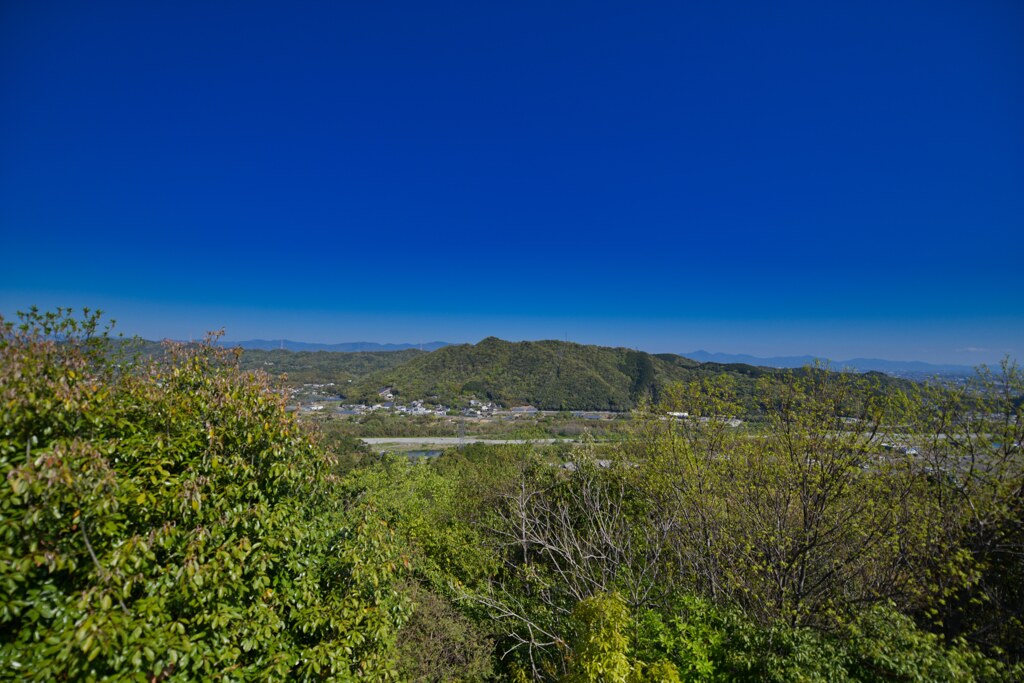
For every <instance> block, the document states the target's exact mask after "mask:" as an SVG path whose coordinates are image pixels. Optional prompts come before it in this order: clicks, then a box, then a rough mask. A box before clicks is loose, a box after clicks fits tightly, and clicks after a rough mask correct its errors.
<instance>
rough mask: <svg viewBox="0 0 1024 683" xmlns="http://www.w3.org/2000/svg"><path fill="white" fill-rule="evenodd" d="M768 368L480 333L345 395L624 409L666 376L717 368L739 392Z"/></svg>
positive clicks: (658, 388) (650, 394)
mask: <svg viewBox="0 0 1024 683" xmlns="http://www.w3.org/2000/svg"><path fill="white" fill-rule="evenodd" d="M776 372H778V371H776V370H772V369H769V368H757V367H754V366H750V365H740V364H734V365H721V364H718V363H703V364H702V363H697V362H696V361H693V360H690V359H688V358H684V357H682V356H677V355H674V354H659V355H652V354H648V353H644V352H641V351H634V350H632V349H625V348H609V347H602V346H586V345H582V344H574V343H571V342H561V341H537V342H507V341H503V340H501V339H497V338H495V337H488V338H487V339H484V340H483V341H481V342H480V343H479V344H475V345H473V344H462V345H458V346H447V347H445V348H443V349H438V350H437V351H434V352H432V353H429V354H424V355H421V356H418V357H415V358H412V359H411V360H409V361H408V362H407V363H404V364H402V365H399V366H396V367H393V368H390V369H387V370H382V371H378V372H374V373H371V374H369V375H367V376H366V378H365V379H364V380H363V381H360V382H357V383H355V384H354V385H353V389H352V392H351V394H352V397H353V398H366V399H368V398H372V397H374V396H375V395H376V392H377V391H378V390H379V389H381V388H382V387H393V389H394V391H395V392H396V395H398V396H401V397H403V398H406V399H411V398H426V397H430V396H437V397H438V398H440V399H441V400H443V401H450V400H453V399H455V398H458V397H462V396H469V395H474V396H476V397H477V398H480V399H485V400H491V401H495V402H497V403H500V404H502V405H505V406H516V405H527V404H529V405H533V406H535V407H537V408H540V409H543V410H629V409H631V408H633V407H634V406H636V404H637V402H638V401H640V400H642V399H644V398H652V399H655V400H657V399H658V398H659V396H660V393H661V392H662V390H663V389H664V388H665V387H666V386H667V385H669V384H672V383H674V382H680V381H687V380H692V379H699V378H703V377H711V376H718V375H721V374H723V373H725V374H729V375H732V376H734V377H735V379H736V380H737V384H738V385H739V387H740V390H741V392H742V391H743V388H744V387H750V388H751V389H752V387H753V383H754V381H755V380H756V378H757V377H759V376H761V375H763V374H766V373H776ZM744 393H745V392H744Z"/></svg>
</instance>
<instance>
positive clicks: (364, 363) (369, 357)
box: [241, 349, 426, 384]
mask: <svg viewBox="0 0 1024 683" xmlns="http://www.w3.org/2000/svg"><path fill="white" fill-rule="evenodd" d="M422 355H426V352H424V351H420V350H419V349H406V350H404V351H350V352H342V351H286V350H278V349H275V350H273V351H259V350H255V349H247V350H245V351H244V352H243V353H242V358H241V367H242V369H243V370H257V369H258V370H263V371H265V372H266V373H268V374H270V375H273V376H280V375H287V376H288V382H289V383H290V384H307V383H318V384H326V383H328V382H334V383H335V384H342V383H347V382H348V381H349V380H357V379H358V378H360V377H364V376H366V375H368V374H370V373H372V372H376V371H380V370H386V369H388V368H393V367H395V366H398V365H402V364H403V363H406V362H408V361H409V360H411V359H414V358H416V357H417V356H422Z"/></svg>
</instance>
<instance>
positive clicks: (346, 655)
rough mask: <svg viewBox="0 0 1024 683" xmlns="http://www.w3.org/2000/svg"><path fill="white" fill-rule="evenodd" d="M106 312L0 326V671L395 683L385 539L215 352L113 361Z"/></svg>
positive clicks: (43, 675) (303, 442) (31, 316)
mask: <svg viewBox="0 0 1024 683" xmlns="http://www.w3.org/2000/svg"><path fill="white" fill-rule="evenodd" d="M98 323H99V318H98V316H97V315H94V314H87V316H86V317H85V319H84V320H82V321H78V320H75V319H74V318H72V317H71V316H70V315H69V312H68V311H58V312H57V313H50V314H40V313H38V312H36V311H34V310H33V311H30V312H29V313H28V314H24V315H23V319H22V323H21V324H20V325H16V324H14V323H12V322H3V323H2V328H0V335H2V337H0V352H2V365H0V404H2V414H0V424H2V435H0V474H2V475H3V477H2V480H0V487H2V496H0V535H2V538H3V542H4V546H5V548H6V554H5V558H4V561H3V562H2V563H0V605H2V607H0V643H2V644H0V671H2V672H3V675H4V676H17V677H18V678H21V679H29V680H57V679H75V680H78V679H81V680H98V679H101V678H111V677H114V678H121V679H132V680H140V681H143V680H164V679H173V680H193V679H195V680H199V679H203V680H205V679H211V678H217V679H221V680H248V679H259V680H285V679H327V678H341V679H350V678H363V679H373V680H382V679H389V678H391V679H393V678H395V673H394V671H393V644H394V639H395V634H396V632H397V630H398V627H399V626H400V625H401V624H402V623H403V622H404V621H405V619H406V615H407V611H408V609H407V606H406V602H405V600H404V599H403V597H402V596H401V595H400V594H399V593H398V592H396V591H395V590H394V588H393V583H394V581H395V580H396V578H397V577H398V575H399V574H400V569H401V566H402V565H401V563H400V562H399V555H398V552H397V547H396V545H395V543H394V541H393V534H392V531H391V530H390V529H389V528H388V527H387V526H386V525H385V524H384V523H382V522H381V521H380V519H379V518H378V517H377V516H376V515H374V514H373V512H372V510H371V509H370V508H369V507H366V506H363V507H353V508H350V507H347V506H346V505H345V504H344V501H342V499H340V498H339V497H337V496H336V495H334V494H333V491H332V487H333V486H334V485H335V483H336V482H335V481H334V476H333V475H332V474H331V463H330V461H329V460H327V459H325V457H324V456H323V455H322V454H321V453H320V452H318V451H317V450H316V449H315V448H314V447H313V445H312V444H311V442H310V440H309V439H308V437H307V436H306V435H305V433H304V432H303V431H302V430H301V429H300V428H299V427H298V426H297V425H296V424H295V423H294V421H293V420H292V419H290V418H289V416H288V415H287V414H286V412H285V410H284V406H283V403H282V400H281V398H280V395H279V394H277V393H274V392H272V391H271V390H270V389H269V386H268V385H267V382H266V379H265V377H259V376H251V375H247V374H245V373H242V372H241V371H240V370H239V369H238V367H237V363H236V361H235V357H234V356H233V354H230V353H228V352H225V351H223V350H219V349H217V348H216V347H214V346H213V345H212V344H202V345H191V346H183V345H171V346H170V347H169V348H168V354H167V356H165V357H163V358H162V359H160V360H156V361H152V362H147V363H142V364H140V365H139V366H137V367H125V366H123V365H119V364H117V363H115V362H114V361H113V360H112V356H111V353H110V347H109V344H108V343H107V341H106V340H105V338H104V336H103V335H102V334H99V328H98Z"/></svg>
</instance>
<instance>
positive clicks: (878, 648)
mask: <svg viewBox="0 0 1024 683" xmlns="http://www.w3.org/2000/svg"><path fill="white" fill-rule="evenodd" d="M506 344H507V343H505V342H500V341H499V340H485V342H482V343H481V344H479V345H477V346H476V347H472V348H473V349H476V350H478V352H479V353H480V354H490V355H499V356H501V357H503V358H506V359H507V360H505V361H502V362H500V363H497V364H493V363H492V364H490V365H488V366H487V367H491V368H494V367H500V368H503V369H502V370H501V373H503V374H501V375H496V376H490V377H488V376H484V377H482V378H480V379H478V380H468V381H470V382H471V381H481V382H483V384H482V385H481V387H480V388H479V391H480V392H482V393H486V392H487V391H488V388H487V387H488V386H492V385H489V384H487V382H494V384H493V386H505V387H516V386H520V385H517V382H519V383H521V386H524V387H532V388H531V389H530V390H531V391H532V390H537V391H543V390H545V389H544V387H545V386H548V385H551V384H552V383H554V387H556V388H552V389H550V391H551V392H552V393H551V394H550V400H551V401H553V402H558V404H559V405H560V406H562V405H564V403H565V401H566V400H567V399H566V397H571V396H572V393H571V392H572V391H574V390H580V391H582V390H583V389H584V388H585V387H584V385H578V386H577V385H574V384H573V383H572V382H573V381H575V380H572V379H571V375H573V374H576V373H591V375H596V376H599V377H603V378H605V379H606V380H608V384H609V395H611V396H615V397H616V398H615V401H617V403H616V404H615V405H616V406H619V407H633V406H639V407H638V408H637V410H636V412H635V414H634V416H633V419H632V420H631V421H630V424H631V431H630V434H629V435H628V438H626V439H625V440H623V441H622V442H620V443H617V444H615V445H614V446H612V448H613V453H612V454H611V456H610V457H609V456H608V453H607V450H604V451H602V453H601V457H597V455H596V450H595V446H594V445H593V444H589V443H586V442H584V443H581V444H576V445H565V444H562V445H556V446H550V447H543V448H542V447H533V446H529V445H508V446H467V447H465V448H463V449H453V450H451V451H448V452H446V453H444V454H443V455H441V456H440V457H437V458H432V459H420V460H410V459H409V458H407V457H394V456H375V455H373V454H371V453H369V452H368V451H366V449H365V448H364V447H362V446H361V445H360V444H359V442H358V441H357V440H355V439H353V438H351V437H350V436H343V437H337V438H333V437H332V436H331V435H329V434H322V433H317V432H316V431H313V430H311V427H310V426H309V425H307V424H304V423H302V422H300V421H298V420H297V419H296V417H295V415H293V414H290V413H288V412H287V411H286V409H285V405H284V399H283V397H282V393H281V392H280V391H276V390H275V387H274V381H273V380H272V379H271V378H270V377H269V376H268V374H267V373H266V372H263V371H261V370H250V369H246V368H244V367H242V364H241V361H240V360H239V356H240V354H239V353H236V352H234V351H232V350H227V349H222V348H219V347H218V346H217V345H216V344H214V343H203V344H173V343H172V344H168V345H166V346H165V349H164V351H163V352H162V353H159V354H148V355H136V356H131V355H130V354H128V353H126V351H127V347H125V346H124V345H122V344H117V343H112V342H111V341H110V339H109V338H108V336H107V334H106V332H105V330H104V329H103V328H102V324H101V320H100V318H99V317H98V316H97V315H95V314H90V313H86V314H85V315H84V316H80V317H77V318H76V317H73V316H72V315H71V314H70V312H68V311H57V312H55V313H39V312H36V311H31V312H29V313H27V314H23V315H22V316H21V318H20V320H17V321H2V320H0V354H2V355H0V427H2V429H0V491H2V493H0V536H2V538H3V544H4V555H3V560H2V561H0V677H2V678H3V679H7V680H37V681H52V680H101V679H103V680H106V679H112V680H137V681H151V682H155V681H190V680H238V681H243V680H252V681H263V680H340V681H347V680H368V681H387V680H391V681H487V680H495V681H517V682H521V681H566V682H569V681H580V682H582V681H608V682H613V681H616V682H622V683H625V682H640V681H791V680H804V681H844V680H849V681H878V680H891V681H904V680H928V681H930V680H936V681H970V680H977V681H991V680H996V681H999V680H1003V681H1014V680H1021V679H1022V678H1024V665H1022V661H1024V622H1022V618H1024V614H1022V601H1024V596H1022V592H1021V590H1022V589H1021V586H1022V585H1024V571H1022V570H1024V525H1022V520H1024V509H1022V504H1024V488H1022V485H1024V467H1022V466H1024V462H1022V451H1021V443H1022V441H1024V419H1022V414H1021V396H1022V395H1024V377H1022V375H1021V373H1020V371H1019V369H1018V368H1017V366H1016V365H1015V364H1013V363H1010V362H1007V363H1006V364H1004V366H1003V367H1002V368H1000V369H999V370H998V371H995V372H991V371H989V370H987V369H982V370H981V371H979V374H978V376H977V378H976V380H975V381H974V382H973V383H972V384H970V385H966V386H960V387H956V388H950V387H941V386H935V387H932V386H917V385H907V384H899V385H895V384H893V385H879V384H878V383H877V382H875V381H874V380H875V378H873V377H870V376H857V375H849V374H844V373H820V372H811V371H805V372H785V371H782V372H760V371H758V372H755V373H745V372H742V371H741V372H736V373H721V372H716V373H714V374H708V375H701V374H685V373H684V371H688V372H691V371H696V370H699V369H700V367H702V366H697V365H696V364H693V365H689V364H688V363H686V362H685V361H683V360H675V359H676V358H678V357H671V358H663V357H657V356H647V355H646V354H642V355H631V354H636V353H637V352H630V351H627V350H611V351H609V352H605V351H602V352H600V353H598V352H595V351H590V350H585V351H583V352H581V353H585V354H593V357H590V356H588V357H587V359H586V361H584V360H579V359H577V358H573V359H572V361H571V362H570V361H569V360H568V356H569V354H564V355H562V356H561V358H559V355H558V354H559V352H560V351H565V347H563V346H562V345H560V344H559V343H549V342H540V343H537V344H535V345H533V346H532V347H523V346H519V347H516V348H509V347H508V346H506ZM455 348H456V350H458V349H459V348H462V349H463V352H464V351H465V348H464V347H455ZM585 348H586V349H592V348H596V347H585ZM523 349H525V350H523ZM445 351H447V349H441V350H440V351H437V352H434V353H431V354H421V355H414V357H413V358H412V359H411V360H409V361H408V362H407V363H406V364H405V365H404V366H402V367H404V368H409V367H416V365H415V364H418V363H420V364H426V365H424V366H423V367H422V368H420V369H419V370H417V372H422V373H424V374H422V375H418V376H420V377H426V376H427V374H426V373H428V372H430V371H431V369H433V371H435V372H442V371H444V372H449V373H453V375H454V373H455V372H456V370H455V369H454V367H453V366H451V365H444V366H436V367H435V366H430V365H429V363H430V362H432V361H430V360H429V359H431V358H436V357H439V356H436V354H439V353H442V352H445ZM527 352H529V353H531V354H533V353H537V354H544V355H546V356H547V357H549V358H552V359H554V360H555V361H556V362H557V366H558V368H559V372H560V373H562V374H564V375H565V376H566V377H565V379H564V383H563V381H562V377H561V375H556V376H555V377H554V378H552V377H550V376H547V377H546V378H545V377H542V376H539V375H538V376H531V375H530V374H529V371H528V367H523V368H521V367H520V365H519V362H520V361H519V360H518V359H519V356H517V354H520V353H522V354H527ZM448 353H451V352H450V351H449V352H448ZM474 353H476V351H475V352H474ZM440 357H444V358H447V356H440ZM466 362H467V363H470V362H471V361H470V360H467V361H466ZM563 362H564V364H563ZM528 365H529V364H527V366H528ZM475 367H484V364H483V363H481V364H479V365H478V366H467V368H466V369H465V372H466V373H468V374H466V375H465V376H467V377H472V376H474V375H472V372H473V371H474V370H473V368H475ZM401 369H402V368H394V369H392V370H383V371H380V372H382V373H387V372H397V371H398V370H401ZM520 370H522V371H523V372H524V373H525V374H523V375H522V376H520V375H519V374H518V373H519V371H520ZM458 372H460V373H462V372H463V370H458ZM615 373H619V374H620V375H621V377H619V376H618V375H616V374H615ZM674 373H679V374H674ZM591 375H585V376H591ZM367 376H368V377H376V376H375V375H374V374H370V375H367ZM380 376H381V377H383V376H384V375H383V374H382V375H380ZM461 376H462V375H460V378H459V379H457V380H456V383H458V382H461V386H458V387H455V389H457V390H459V391H465V390H466V381H464V380H462V379H461ZM389 377H390V378H391V379H393V380H394V381H393V384H394V386H395V387H396V388H404V389H405V390H411V388H405V387H403V385H402V384H401V382H402V381H404V380H403V377H402V376H400V375H397V374H396V375H391V376H389ZM408 377H410V378H412V377H414V375H412V374H410V375H408ZM374 381H375V382H377V381H378V380H377V379H376V378H375V379H374ZM409 381H412V380H411V379H410V380H409ZM437 381H438V382H439V384H437V386H438V387H440V388H443V382H448V381H450V380H448V379H446V378H445V377H444V376H440V377H439V378H438V380H437ZM409 386H410V387H412V386H413V385H411V384H410V385H409ZM424 390H428V388H426V387H424ZM508 391H509V392H510V394H509V396H508V397H507V400H510V401H511V400H516V399H515V395H514V394H513V393H511V392H513V391H519V389H514V390H513V389H508ZM563 392H569V393H563ZM538 395H540V396H543V394H538ZM641 397H643V398H645V399H646V400H639V399H640V398H641ZM588 407H589V406H588ZM751 410H755V411H757V412H758V413H759V419H758V421H757V424H758V428H757V430H756V431H747V430H736V429H732V428H730V427H729V426H728V422H727V420H728V418H730V417H733V416H736V415H740V414H746V413H748V412H749V411H751ZM668 413H674V414H677V415H682V414H683V413H685V414H686V417H681V418H678V419H669V418H668V417H667V414H668ZM604 448H605V449H607V448H608V446H605V447H604Z"/></svg>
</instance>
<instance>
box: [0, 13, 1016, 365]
mask: <svg viewBox="0 0 1024 683" xmlns="http://www.w3.org/2000/svg"><path fill="white" fill-rule="evenodd" d="M638 5H639V6H638ZM1022 37H1024V5H1022V4H1021V3H1019V2H1016V1H1013V0H1010V1H1006V2H1000V1H996V0H991V1H989V0H981V1H975V2H967V1H960V2H941V1H934V0H931V1H927V2H903V1H898V0H897V1H889V2H877V3H874V2H866V3H848V6H845V7H843V6H840V3H822V2H799V3H787V2H778V3H760V2H747V3H744V2H719V3H676V2H671V3H670V2H666V3H656V2H651V3H624V2H614V3H612V2H559V3H550V2H548V3H531V2H518V3H503V4H501V3H480V2H475V3H470V2H457V3H413V2H407V3H405V2H338V3H327V2H324V3H305V4H304V6H303V7H302V8H295V7H290V6H289V7H286V6H285V5H282V4H281V3H259V2H246V3H237V2H232V3H206V2H204V3H186V2H173V3H171V2H166V3H165V2H146V3H138V2H124V3H115V2H103V1H98V2H92V3H61V2H45V3H41V2H35V1H23V0H7V1H6V2H4V3H3V4H2V5H0V253H3V254H4V256H5V258H4V264H5V265H4V268H3V270H2V271H0V312H3V313H4V314H5V315H8V316H9V315H10V314H11V313H12V312H13V311H14V310H16V309H18V308H24V307H27V306H29V305H31V304H36V305H39V306H41V307H52V306H56V305H71V306H76V307H80V306H85V305H87V306H92V307H100V308H103V309H105V310H107V311H109V312H110V314H111V315H112V316H113V317H114V318H117V319H118V320H119V321H120V328H121V329H122V330H123V331H125V332H127V333H139V334H142V335H143V336H147V337H164V336H170V337H178V338H186V337H190V336H199V335H201V334H202V333H203V331H204V330H206V329H211V328H219V327H226V328H227V336H228V337H229V338H233V339H244V338H252V337H263V338H279V337H288V338H291V339H298V340H305V341H324V342H339V341H356V340H370V341H396V342H397V341H427V340H434V339H443V340H447V341H477V340H479V339H480V338H482V337H484V336H487V335H491V334H494V335H497V336H501V337H504V338H509V339H536V338H551V337H554V338H570V339H573V340H575V341H581V342H593V343H603V344H616V345H625V346H632V347H637V348H644V349H649V350H652V351H673V352H685V351H691V350H695V349H698V348H706V349H709V350H712V351H726V352H744V353H751V354H754V355H776V354H804V353H811V354H816V355H822V356H830V357H833V358H848V357H854V356H874V357H883V358H896V359H919V360H930V361H938V362H962V363H974V362H991V361H994V360H998V359H999V358H1000V357H1001V356H1003V355H1004V354H1007V353H1008V354H1010V355H1011V356H1013V357H1016V358H1018V359H1020V358H1024V296H1022V293H1024V286H1022V284H1021V271H1022V267H1021V263H1022V258H1021V254H1024V124H1022V123H1021V122H1022V121H1024V39H1022Z"/></svg>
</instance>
